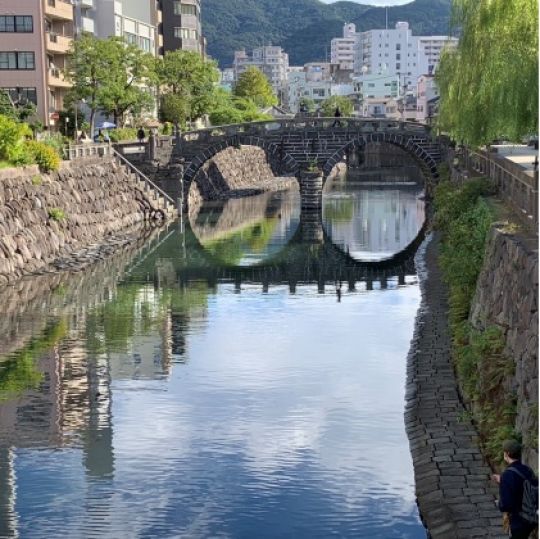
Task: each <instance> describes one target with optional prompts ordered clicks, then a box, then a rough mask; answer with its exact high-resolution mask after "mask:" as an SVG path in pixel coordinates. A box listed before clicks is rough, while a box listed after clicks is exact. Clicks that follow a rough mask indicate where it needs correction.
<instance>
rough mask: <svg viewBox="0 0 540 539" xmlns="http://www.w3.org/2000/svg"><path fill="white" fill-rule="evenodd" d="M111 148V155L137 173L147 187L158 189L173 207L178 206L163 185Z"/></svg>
mask: <svg viewBox="0 0 540 539" xmlns="http://www.w3.org/2000/svg"><path fill="white" fill-rule="evenodd" d="M110 148H111V152H112V153H111V155H112V156H113V157H116V158H118V159H119V160H120V162H121V163H122V164H123V165H126V166H127V167H128V168H129V169H130V170H131V171H132V172H134V173H135V174H137V176H139V178H140V179H141V180H142V181H143V182H144V185H145V188H147V189H148V188H151V189H153V190H154V191H156V192H157V193H158V194H160V195H161V196H162V197H163V198H164V199H165V200H166V201H167V202H168V203H169V204H172V206H173V208H175V207H176V204H175V202H174V200H173V198H172V197H171V196H170V195H168V194H167V193H166V192H165V191H163V189H161V187H159V186H157V185H156V184H155V183H154V182H153V181H152V180H151V179H150V178H148V176H146V174H144V173H143V172H141V171H140V170H139V169H138V168H137V167H136V166H135V165H134V164H133V163H130V162H129V161H128V160H127V159H126V158H125V157H124V156H123V155H122V154H121V153H120V152H117V151H116V150H115V149H114V148H113V147H112V146H111V147H110Z"/></svg>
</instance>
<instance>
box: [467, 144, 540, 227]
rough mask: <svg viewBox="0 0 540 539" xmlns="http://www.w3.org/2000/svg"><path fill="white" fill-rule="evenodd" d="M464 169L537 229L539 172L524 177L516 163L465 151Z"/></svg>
mask: <svg viewBox="0 0 540 539" xmlns="http://www.w3.org/2000/svg"><path fill="white" fill-rule="evenodd" d="M465 165H466V167H467V168H468V169H471V170H474V171H475V172H478V173H479V174H482V175H485V176H487V177H488V178H489V179H490V180H492V181H493V182H494V183H495V184H496V186H497V188H498V190H499V193H500V194H501V196H502V197H503V198H504V199H505V201H506V202H508V203H509V204H510V206H512V207H513V208H514V209H515V210H517V211H518V212H519V213H521V214H522V215H524V216H525V217H527V220H528V221H529V222H531V223H532V224H534V227H535V228H536V229H537V228H538V171H534V172H532V173H527V172H526V171H525V170H524V169H523V168H521V167H520V166H519V165H517V164H516V163H513V162H512V161H509V160H508V159H505V158H504V157H501V156H497V155H496V154H491V153H487V152H484V151H471V150H469V151H465Z"/></svg>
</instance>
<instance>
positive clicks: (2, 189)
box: [0, 159, 156, 286]
mask: <svg viewBox="0 0 540 539" xmlns="http://www.w3.org/2000/svg"><path fill="white" fill-rule="evenodd" d="M155 205H156V203H155V202H154V201H153V200H150V199H149V197H148V196H147V194H145V192H144V189H143V186H142V183H141V182H140V181H139V180H138V179H137V178H136V177H135V176H134V175H132V174H130V173H129V172H128V171H127V169H125V168H124V167H122V166H120V165H118V164H116V163H115V162H114V161H113V160H108V159H105V160H104V159H99V160H95V161H93V160H85V161H84V163H83V162H77V163H73V164H70V163H63V165H62V168H61V170H60V171H58V172H55V173H52V174H50V175H46V174H40V173H39V171H38V169H37V167H28V168H25V169H5V170H3V171H0V286H2V285H5V284H7V283H9V282H12V281H14V280H16V279H17V278H19V277H21V276H22V275H24V274H28V273H33V272H35V271H36V270H38V269H39V268H42V267H44V266H47V265H48V264H50V263H51V262H53V261H54V260H55V259H57V258H58V257H61V256H65V255H66V254H68V253H70V252H72V251H74V250H77V249H80V248H81V247H84V246H85V245H87V244H95V243H96V242H100V241H103V242H106V240H107V237H109V236H111V235H113V234H115V233H118V232H120V231H122V230H125V229H126V230H127V229H128V228H130V227H133V226H134V225H137V224H138V223H142V222H144V220H145V217H147V216H148V210H149V208H155Z"/></svg>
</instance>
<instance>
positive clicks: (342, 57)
mask: <svg viewBox="0 0 540 539" xmlns="http://www.w3.org/2000/svg"><path fill="white" fill-rule="evenodd" d="M359 39H360V34H358V33H357V32H356V25H355V24H352V23H347V24H345V25H344V27H343V37H336V38H334V39H332V41H331V42H330V61H331V63H332V64H338V65H339V67H340V69H342V70H345V71H353V69H354V59H355V54H356V49H357V48H358V41H359Z"/></svg>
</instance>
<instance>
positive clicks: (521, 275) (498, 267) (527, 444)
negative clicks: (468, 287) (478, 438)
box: [471, 225, 538, 469]
mask: <svg viewBox="0 0 540 539" xmlns="http://www.w3.org/2000/svg"><path fill="white" fill-rule="evenodd" d="M471 322H472V324H473V326H474V327H475V328H477V329H484V328H486V327H488V326H497V327H498V328H500V329H501V330H502V332H503V334H504V340H505V348H504V355H505V356H506V357H507V358H509V359H510V360H511V361H513V363H514V367H515V368H514V369H513V371H514V373H513V374H512V375H510V376H508V377H507V378H506V380H505V383H504V384H503V385H502V386H501V388H500V390H501V392H503V393H505V394H506V395H508V394H515V395H516V398H517V402H516V404H517V417H516V424H515V429H516V431H517V432H520V433H521V434H522V436H523V443H524V455H523V457H524V460H525V461H526V462H527V463H528V464H529V465H531V466H533V467H534V468H535V469H537V467H538V239H537V238H535V237H527V236H526V235H523V234H522V233H520V232H511V231H509V230H508V226H507V225H496V226H494V227H493V228H492V230H491V233H490V236H489V239H488V243H487V248H486V255H485V258H484V267H483V269H482V272H481V274H480V276H479V279H478V284H477V289H476V295H475V297H474V300H473V303H472V309H471Z"/></svg>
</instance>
